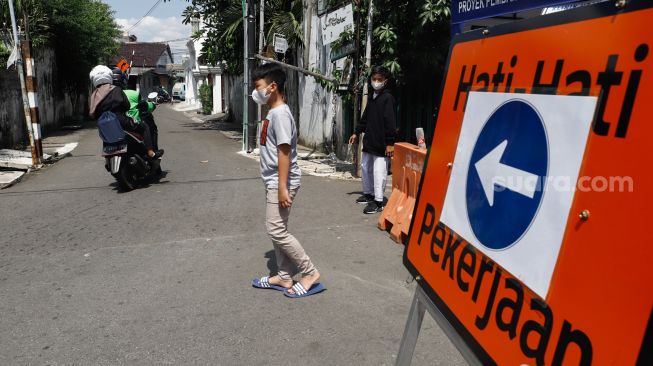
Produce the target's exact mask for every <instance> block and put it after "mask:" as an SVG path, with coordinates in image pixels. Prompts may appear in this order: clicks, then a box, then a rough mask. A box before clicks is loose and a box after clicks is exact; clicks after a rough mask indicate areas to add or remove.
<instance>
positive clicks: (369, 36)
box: [361, 0, 374, 113]
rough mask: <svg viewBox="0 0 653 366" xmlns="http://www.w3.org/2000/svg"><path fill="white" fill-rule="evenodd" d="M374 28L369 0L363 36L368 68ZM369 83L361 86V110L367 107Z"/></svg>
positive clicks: (372, 6)
mask: <svg viewBox="0 0 653 366" xmlns="http://www.w3.org/2000/svg"><path fill="white" fill-rule="evenodd" d="M373 30H374V0H370V8H369V11H368V14H367V37H366V38H365V69H366V70H369V69H370V67H371V66H372V32H373ZM368 84H369V83H365V85H364V86H363V100H362V103H363V106H362V108H361V113H362V111H364V110H365V107H367V95H368V94H369V90H368V89H369V85H368Z"/></svg>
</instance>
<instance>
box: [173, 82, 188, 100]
mask: <svg viewBox="0 0 653 366" xmlns="http://www.w3.org/2000/svg"><path fill="white" fill-rule="evenodd" d="M172 99H179V100H186V83H176V84H175V85H174V86H173V87H172Z"/></svg>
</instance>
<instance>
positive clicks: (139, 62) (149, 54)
mask: <svg viewBox="0 0 653 366" xmlns="http://www.w3.org/2000/svg"><path fill="white" fill-rule="evenodd" d="M132 52H133V56H132ZM164 53H168V55H169V57H170V59H172V53H171V52H170V47H169V46H168V44H167V43H148V42H128V43H123V44H121V45H120V48H118V51H117V52H116V56H115V57H114V58H113V59H112V60H111V63H116V62H118V60H120V58H124V59H125V60H127V62H130V61H132V60H133V64H132V65H133V66H135V67H156V63H157V61H158V60H159V58H160V57H161V55H163V54H164ZM169 62H170V63H172V61H169Z"/></svg>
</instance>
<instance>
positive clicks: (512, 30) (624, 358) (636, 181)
mask: <svg viewBox="0 0 653 366" xmlns="http://www.w3.org/2000/svg"><path fill="white" fill-rule="evenodd" d="M618 4H619V6H621V7H619V6H615V2H614V1H608V2H605V3H601V4H596V5H591V6H587V7H583V8H579V9H575V10H570V11H565V12H561V13H556V14H552V15H545V16H540V17H537V18H533V19H529V20H526V21H522V22H515V23H510V24H507V25H501V26H497V27H493V28H489V29H488V30H486V31H480V30H479V31H475V32H470V33H465V34H461V35H458V36H456V38H454V40H453V43H452V47H451V50H450V55H449V62H448V66H447V71H446V79H445V82H444V85H443V90H442V98H441V101H440V109H439V116H438V119H437V124H436V129H435V132H434V138H433V146H432V148H431V150H430V151H429V154H428V156H427V162H426V166H425V170H424V173H423V176H422V182H421V185H420V190H419V194H418V201H417V204H416V207H415V211H414V214H413V220H412V223H411V229H410V234H409V240H408V243H407V246H406V250H405V253H404V263H405V265H406V267H407V268H408V269H409V270H410V271H411V273H413V275H414V276H416V278H417V281H418V283H419V285H420V286H422V288H423V289H424V290H425V292H426V293H427V294H428V295H429V297H430V298H431V300H432V301H433V303H434V304H435V305H436V306H437V307H438V309H439V310H440V311H441V312H442V314H444V315H445V317H446V318H447V320H448V321H449V323H451V325H452V326H453V328H454V329H455V330H456V332H457V333H458V335H459V336H460V337H461V338H462V339H463V340H464V342H465V343H466V345H467V346H468V347H469V348H470V349H471V350H472V352H473V353H474V354H475V355H476V357H478V359H479V360H480V361H481V362H482V363H483V364H487V365H492V364H498V365H635V364H638V363H641V364H645V363H647V362H650V360H651V353H652V352H653V340H652V337H653V325H652V321H653V320H652V319H651V316H652V308H653V250H652V249H651V248H650V243H651V239H650V233H649V231H648V222H647V219H648V218H649V215H648V213H649V212H650V208H651V206H652V204H653V198H652V197H653V194H652V193H651V189H652V188H653V184H651V179H653V173H651V169H652V166H651V157H652V156H653V154H652V153H651V152H650V150H648V148H649V147H650V145H649V143H650V142H649V140H650V137H651V136H653V123H652V122H651V121H652V120H651V115H653V108H652V107H651V105H652V104H651V103H652V102H651V101H653V50H652V49H651V48H652V47H653V32H651V31H649V30H648V29H649V28H648V27H649V25H650V24H649V23H651V22H652V21H653V2H651V1H643V0H642V1H638V0H631V1H626V2H625V5H624V4H622V3H621V2H618ZM649 364H650V363H649Z"/></svg>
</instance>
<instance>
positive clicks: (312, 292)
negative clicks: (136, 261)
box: [283, 282, 326, 299]
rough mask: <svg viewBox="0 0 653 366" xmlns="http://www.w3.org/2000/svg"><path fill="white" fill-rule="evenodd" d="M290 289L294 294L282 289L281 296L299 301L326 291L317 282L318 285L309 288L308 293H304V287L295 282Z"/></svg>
mask: <svg viewBox="0 0 653 366" xmlns="http://www.w3.org/2000/svg"><path fill="white" fill-rule="evenodd" d="M292 289H293V291H295V293H294V294H291V293H289V292H288V290H287V289H284V291H283V294H284V295H286V296H287V297H290V298H291V299H299V298H300V297H308V296H311V295H315V294H317V293H318V292H322V291H324V290H326V287H324V285H323V284H321V283H320V282H318V283H314V284H313V286H311V288H310V289H309V290H308V291H306V289H305V288H304V286H302V284H301V283H299V282H297V283H296V284H294V285H293V286H292Z"/></svg>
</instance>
